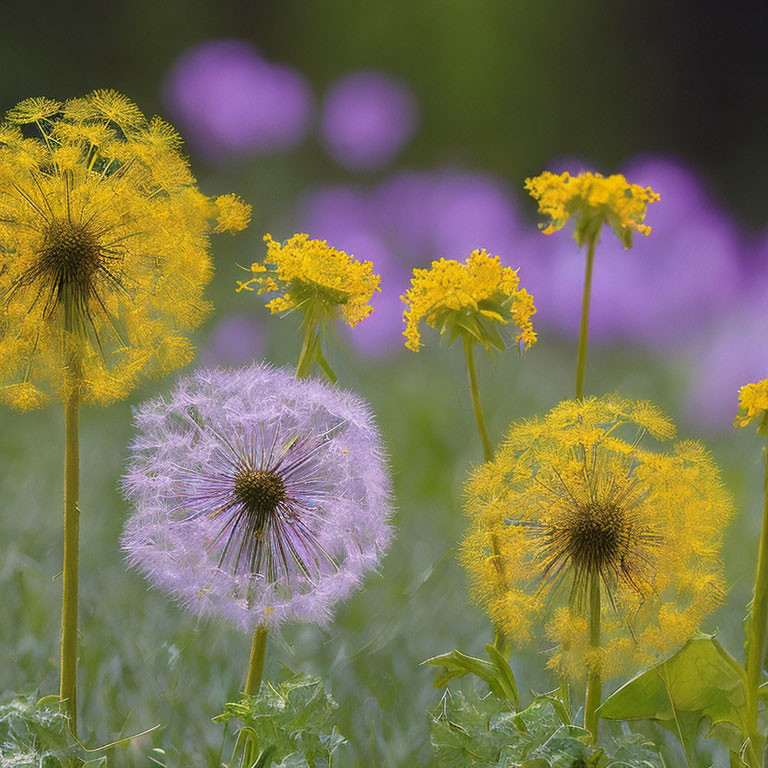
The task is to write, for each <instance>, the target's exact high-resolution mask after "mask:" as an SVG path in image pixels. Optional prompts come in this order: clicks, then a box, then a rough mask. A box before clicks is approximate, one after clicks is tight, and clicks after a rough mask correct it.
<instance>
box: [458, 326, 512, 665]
mask: <svg viewBox="0 0 768 768" xmlns="http://www.w3.org/2000/svg"><path fill="white" fill-rule="evenodd" d="M473 343H474V342H473V341H472V339H470V338H469V337H468V336H466V335H465V336H464V356H465V357H466V358H467V371H468V373H469V391H470V393H471V395H472V408H473V410H474V412H475V421H476V422H477V431H478V433H479V435H480V442H481V443H482V445H483V459H484V460H485V461H493V443H491V438H490V436H489V434H488V427H487V426H486V423H485V416H484V414H483V404H482V403H481V402H480V388H479V387H478V385H477V371H476V369H475V350H474V347H473ZM491 551H492V552H493V559H494V563H495V564H496V573H497V575H498V580H499V590H500V591H503V590H504V588H505V587H506V584H505V580H504V573H503V571H502V569H501V564H500V560H499V545H498V542H497V541H496V536H495V535H493V534H491ZM493 645H494V647H495V648H496V650H498V651H499V652H500V653H502V654H506V653H507V651H508V645H507V636H506V634H505V632H504V630H503V629H501V627H499V626H498V624H494V627H493Z"/></svg>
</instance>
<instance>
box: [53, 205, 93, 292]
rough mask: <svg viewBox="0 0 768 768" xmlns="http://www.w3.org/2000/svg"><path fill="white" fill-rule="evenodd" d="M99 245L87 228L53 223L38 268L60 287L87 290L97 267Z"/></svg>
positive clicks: (63, 222) (68, 222) (65, 222)
mask: <svg viewBox="0 0 768 768" xmlns="http://www.w3.org/2000/svg"><path fill="white" fill-rule="evenodd" d="M100 259H101V252H100V248H99V243H98V242H97V240H96V238H95V237H94V236H93V234H92V233H91V232H89V230H88V228H87V227H84V226H82V225H80V224H75V223H73V222H70V221H66V220H65V221H59V220H54V221H53V222H52V223H51V225H50V227H49V228H48V231H47V232H46V238H45V244H44V246H43V249H42V252H41V260H40V266H41V268H42V270H43V271H45V272H48V273H49V274H51V275H52V276H53V278H54V280H55V283H56V284H57V285H59V286H65V285H73V286H78V287H80V288H84V287H85V286H87V285H88V284H89V282H90V280H91V278H92V277H93V274H94V272H96V270H97V269H98V267H99V262H100Z"/></svg>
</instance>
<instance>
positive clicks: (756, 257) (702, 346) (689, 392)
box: [684, 235, 768, 432]
mask: <svg viewBox="0 0 768 768" xmlns="http://www.w3.org/2000/svg"><path fill="white" fill-rule="evenodd" d="M750 255H751V257H752V262H753V263H752V264H751V265H750V269H748V270H747V274H746V276H745V278H746V279H745V284H744V287H743V289H742V292H741V294H740V297H739V301H738V302H737V303H734V305H733V306H732V307H731V311H730V312H729V314H728V315H727V316H723V317H718V319H717V321H716V322H713V323H711V324H710V325H708V326H705V327H703V328H702V329H701V334H700V338H699V339H698V342H697V343H696V344H695V345H694V346H693V347H692V348H691V349H690V350H688V354H687V355H686V357H685V362H686V367H687V371H688V372H689V382H688V386H687V389H686V392H685V403H684V407H685V412H686V416H687V418H688V420H689V421H690V422H691V423H692V424H695V425H696V426H697V427H698V428H700V429H707V430H711V431H723V432H724V431H729V430H731V429H732V428H733V419H734V417H735V416H736V413H737V412H738V404H739V389H740V388H741V387H742V386H744V384H749V383H750V382H755V381H762V380H763V379H765V378H768V334H767V333H766V328H767V327H768V235H766V236H765V237H764V238H763V239H762V241H761V242H759V243H758V244H757V246H756V247H754V248H753V249H752V251H751V254H750ZM758 270H759V271H758Z"/></svg>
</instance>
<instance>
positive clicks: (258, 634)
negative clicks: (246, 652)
mask: <svg viewBox="0 0 768 768" xmlns="http://www.w3.org/2000/svg"><path fill="white" fill-rule="evenodd" d="M266 652H267V628H266V627H264V626H260V627H256V629H255V631H254V633H253V642H252V643H251V658H250V660H249V661H248V677H247V678H246V679H245V689H244V690H245V693H247V694H248V695H249V696H253V695H255V694H257V693H258V692H259V688H261V677H262V674H263V672H264V656H265V654H266Z"/></svg>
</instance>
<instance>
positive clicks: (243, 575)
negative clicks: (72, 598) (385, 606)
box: [122, 365, 392, 631]
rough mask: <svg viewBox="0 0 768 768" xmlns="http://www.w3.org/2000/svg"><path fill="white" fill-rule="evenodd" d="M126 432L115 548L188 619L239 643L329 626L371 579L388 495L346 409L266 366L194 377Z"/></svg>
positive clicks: (346, 399)
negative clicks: (241, 635)
mask: <svg viewBox="0 0 768 768" xmlns="http://www.w3.org/2000/svg"><path fill="white" fill-rule="evenodd" d="M135 423H136V427H137V430H138V435H137V437H136V439H135V440H134V443H133V445H132V448H131V458H130V462H129V465H128V470H127V473H126V475H125V477H124V480H123V488H124V493H125V496H126V498H127V499H128V500H129V501H130V502H131V503H132V504H133V506H134V510H135V511H134V512H133V514H132V515H131V516H130V518H129V519H128V521H127V522H126V525H125V529H124V532H123V537H122V543H123V548H124V549H125V551H126V553H127V557H128V561H129V563H130V564H131V565H132V566H134V567H136V568H137V569H138V570H139V571H141V572H142V573H143V574H144V575H145V576H146V577H147V578H148V579H149V581H150V582H151V584H152V585H153V586H155V587H156V588H158V589H160V590H162V591H164V592H166V593H168V594H170V595H171V596H172V597H173V598H174V599H176V600H177V601H178V602H180V603H181V604H182V605H183V606H184V607H185V608H186V609H188V610H190V611H192V612H193V613H195V614H198V615H201V616H207V615H219V616H222V617H223V618H225V619H227V620H228V621H231V622H233V623H234V624H236V625H237V626H239V627H240V628H241V629H243V630H245V631H252V630H253V629H255V628H256V627H257V626H262V625H264V626H267V627H269V628H275V627H278V626H280V625H281V624H283V623H285V622H288V621H304V622H312V623H318V624H325V623H326V622H328V621H329V619H330V617H331V612H332V609H333V607H334V605H335V604H336V603H338V602H339V601H342V600H345V599H347V598H348V597H349V596H350V595H351V594H352V593H353V592H354V591H356V590H357V589H359V588H360V587H361V585H362V582H363V579H364V577H365V574H366V572H368V571H370V570H373V569H375V568H377V566H378V563H379V560H380V557H381V554H382V552H383V551H384V550H385V549H386V548H387V546H388V545H389V542H390V539H391V536H392V529H391V527H390V525H389V518H390V516H391V505H390V481H389V473H388V467H387V462H386V460H385V458H384V455H383V449H382V445H381V438H380V436H379V432H378V430H377V428H376V426H375V424H374V422H373V417H372V414H371V411H370V408H369V406H368V405H367V404H366V403H365V402H364V401H363V400H362V399H361V398H359V397H357V396H356V395H354V394H352V393H350V392H346V391H342V390H339V389H336V388H334V387H331V386H329V385H327V384H325V383H323V382H321V381H319V380H312V379H296V378H295V377H294V376H293V374H292V373H290V372H288V371H285V370H278V369H273V368H270V367H268V366H266V365H255V366H251V367H249V368H243V369H237V370H221V369H202V370H198V371H196V372H195V373H193V374H192V375H191V376H189V377H185V378H182V379H181V380H180V381H179V382H178V384H177V386H176V388H175V389H174V391H173V392H172V393H171V395H170V396H169V397H168V398H167V399H162V398H159V399H156V400H153V401H150V402H148V403H145V404H144V405H143V406H142V407H141V408H139V409H138V410H137V411H136V413H135Z"/></svg>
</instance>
